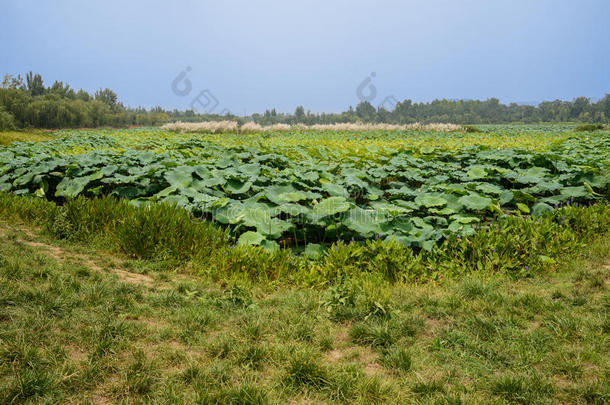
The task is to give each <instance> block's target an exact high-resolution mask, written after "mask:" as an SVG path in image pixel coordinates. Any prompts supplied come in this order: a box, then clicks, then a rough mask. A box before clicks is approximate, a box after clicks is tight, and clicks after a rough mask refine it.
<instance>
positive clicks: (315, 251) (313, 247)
mask: <svg viewBox="0 0 610 405" xmlns="http://www.w3.org/2000/svg"><path fill="white" fill-rule="evenodd" d="M324 250H325V249H324V246H322V245H319V244H317V243H308V244H307V247H306V248H305V251H304V252H303V255H304V256H305V257H307V258H309V259H313V260H316V259H321V258H322V257H324Z"/></svg>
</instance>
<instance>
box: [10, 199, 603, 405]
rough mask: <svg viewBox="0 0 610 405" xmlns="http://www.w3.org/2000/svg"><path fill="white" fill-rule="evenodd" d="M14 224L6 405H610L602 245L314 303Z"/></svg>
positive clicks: (344, 289)
mask: <svg viewBox="0 0 610 405" xmlns="http://www.w3.org/2000/svg"><path fill="white" fill-rule="evenodd" d="M32 204H39V203H38V202H32ZM4 212H6V208H5V211H4ZM23 212H24V213H25V212H26V211H23ZM24 217H27V215H25V214H24ZM32 221H33V220H32ZM17 222H18V219H17V217H16V216H13V218H12V220H11V222H10V224H9V223H7V222H3V223H1V225H0V235H1V237H0V323H1V327H0V403H83V402H84V403H87V402H93V403H103V402H122V403H176V404H178V403H206V404H268V403H269V404H280V403H290V402H292V403H350V404H351V403H361V404H370V403H549V404H550V403H583V404H584V403H598V404H602V403H607V402H608V401H609V400H610V387H609V385H608V383H607V381H608V376H609V375H610V369H609V366H608V365H609V364H610V355H609V351H608V344H609V333H610V323H609V322H608V315H607V313H608V309H609V308H610V293H609V290H608V280H609V277H610V269H609V267H608V266H609V258H610V241H609V239H608V238H604V237H602V236H603V235H601V234H600V235H598V237H597V238H591V239H590V241H589V243H588V245H587V246H586V247H584V248H583V247H581V248H579V250H578V252H577V253H578V254H577V256H573V258H572V259H566V260H564V261H563V263H562V264H556V265H555V266H554V268H553V269H548V270H547V271H544V272H538V273H537V274H532V275H530V276H528V277H520V278H515V277H511V276H509V275H506V274H502V273H496V274H490V273H485V272H480V273H474V274H468V275H464V276H461V277H456V278H444V279H442V280H440V281H431V282H428V283H426V284H405V283H402V282H395V283H391V282H390V281H387V280H385V279H384V278H377V279H374V280H371V279H368V278H366V277H353V278H351V279H349V280H346V281H344V282H342V283H339V284H336V285H334V286H332V287H329V288H315V289H309V288H303V287H299V286H296V285H295V284H294V283H292V282H290V281H289V280H288V279H286V280H285V282H278V281H272V282H271V281H268V282H265V281H252V280H251V279H250V278H249V277H237V276H235V277H228V278H225V279H224V280H221V281H218V279H217V277H212V276H209V275H206V273H200V272H195V273H193V272H192V270H193V268H192V266H193V264H192V263H191V262H172V263H173V264H172V265H171V266H168V265H162V266H159V265H158V261H156V260H151V259H141V258H133V257H130V255H129V254H126V253H121V252H120V251H119V252H114V253H108V250H104V249H102V247H104V246H106V247H107V245H104V244H101V245H99V244H96V243H92V242H91V241H89V242H84V240H72V241H66V240H60V239H55V238H54V237H52V236H49V234H48V233H46V234H45V233H42V234H41V233H40V232H39V229H40V228H37V227H35V226H33V225H23V224H21V225H16V223H17ZM93 239H94V240H95V238H93Z"/></svg>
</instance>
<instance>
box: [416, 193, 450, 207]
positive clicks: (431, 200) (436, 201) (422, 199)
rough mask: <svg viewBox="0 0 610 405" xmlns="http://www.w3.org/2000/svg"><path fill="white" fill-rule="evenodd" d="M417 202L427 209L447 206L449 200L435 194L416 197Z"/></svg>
mask: <svg viewBox="0 0 610 405" xmlns="http://www.w3.org/2000/svg"><path fill="white" fill-rule="evenodd" d="M415 202H416V203H417V204H419V205H420V206H424V207H426V208H430V207H442V206H443V205H445V204H447V200H445V199H444V198H442V197H438V196H436V195H433V194H420V195H418V196H417V197H415Z"/></svg>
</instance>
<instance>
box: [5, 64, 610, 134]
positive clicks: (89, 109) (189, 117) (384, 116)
mask: <svg viewBox="0 0 610 405" xmlns="http://www.w3.org/2000/svg"><path fill="white" fill-rule="evenodd" d="M218 120H231V121H236V122H238V123H240V124H243V123H245V122H249V121H254V122H255V123H257V124H261V125H273V124H307V125H314V124H334V123H355V122H365V123H387V124H412V123H416V122H418V123H424V124H425V123H454V124H504V123H515V122H522V123H537V122H575V121H578V122H589V123H607V122H610V94H606V96H605V97H604V98H603V99H601V100H599V101H597V102H593V103H592V102H591V100H590V99H588V98H586V97H578V98H576V99H574V100H572V101H562V100H555V101H545V102H542V103H540V104H538V105H537V106H533V105H520V104H516V103H511V104H509V105H505V104H501V103H500V102H499V100H498V99H497V98H490V99H488V100H485V101H479V100H434V101H432V102H427V103H414V102H412V101H411V100H404V101H397V102H395V103H385V104H384V105H382V106H379V107H375V106H373V105H372V104H371V103H369V102H368V101H363V102H361V103H360V104H358V105H357V106H356V108H355V109H354V108H352V107H351V106H350V108H349V109H348V110H347V111H344V112H342V113H312V112H310V111H305V108H304V107H303V106H299V107H297V108H296V110H295V111H294V113H293V114H287V113H277V112H276V110H275V109H269V110H266V111H265V112H264V113H263V114H252V115H250V116H247V117H237V116H235V115H232V114H230V113H227V114H226V115H222V116H220V115H218V114H205V113H200V112H197V111H194V110H186V111H179V110H172V111H167V110H164V109H163V108H161V107H156V108H153V109H150V110H147V109H145V108H135V109H134V108H129V107H126V106H124V105H123V104H122V103H121V102H119V101H118V97H117V95H116V93H115V92H113V91H112V90H110V89H100V90H98V91H96V92H95V93H94V94H89V93H87V92H86V91H84V90H82V89H81V90H78V91H75V90H74V89H72V88H70V86H69V85H68V84H64V83H63V82H59V81H55V83H53V85H52V86H50V87H45V86H44V83H43V80H42V77H41V76H40V75H39V74H33V73H32V72H30V73H28V74H27V75H26V77H25V80H24V79H23V78H22V77H21V76H20V75H19V76H17V77H13V76H10V75H5V76H4V80H3V81H2V84H1V86H0V129H14V128H32V127H33V128H80V127H100V126H112V127H125V126H155V125H160V124H163V123H166V122H170V121H172V122H173V121H183V122H202V121H218Z"/></svg>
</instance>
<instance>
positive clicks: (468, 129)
mask: <svg viewBox="0 0 610 405" xmlns="http://www.w3.org/2000/svg"><path fill="white" fill-rule="evenodd" d="M462 128H463V129H464V132H482V131H481V130H480V129H479V128H477V127H475V126H474V125H462Z"/></svg>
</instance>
